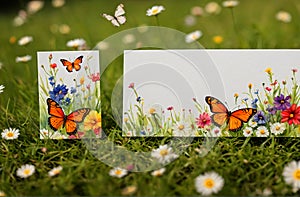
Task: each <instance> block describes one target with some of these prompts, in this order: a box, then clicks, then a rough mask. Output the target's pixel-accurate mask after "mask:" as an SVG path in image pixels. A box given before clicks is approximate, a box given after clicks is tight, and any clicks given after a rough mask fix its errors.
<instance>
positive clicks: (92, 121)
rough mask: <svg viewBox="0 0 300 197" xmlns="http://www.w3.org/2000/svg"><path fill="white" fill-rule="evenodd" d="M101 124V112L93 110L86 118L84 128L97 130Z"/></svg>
mask: <svg viewBox="0 0 300 197" xmlns="http://www.w3.org/2000/svg"><path fill="white" fill-rule="evenodd" d="M101 126H102V125H101V113H98V112H97V111H91V112H90V113H89V114H88V115H87V117H86V118H85V120H84V130H85V131H87V130H95V129H99V128H101Z"/></svg>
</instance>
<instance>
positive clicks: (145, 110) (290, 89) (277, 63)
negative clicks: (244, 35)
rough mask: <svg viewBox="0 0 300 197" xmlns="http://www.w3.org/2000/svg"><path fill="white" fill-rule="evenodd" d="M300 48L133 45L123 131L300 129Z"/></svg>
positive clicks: (127, 62) (286, 132)
mask: <svg viewBox="0 0 300 197" xmlns="http://www.w3.org/2000/svg"><path fill="white" fill-rule="evenodd" d="M299 56H300V50H130V51H125V53H124V81H123V83H124V87H123V126H122V128H123V135H124V136H212V137H219V136H241V137H242V136H245V137H248V136H253V137H267V136H299V135H300V131H299V124H300V106H299V105H300V103H299V100H300V88H299V82H298V81H299V75H298V73H297V71H298V70H297V69H299V68H300V66H299V65H300V60H299Z"/></svg>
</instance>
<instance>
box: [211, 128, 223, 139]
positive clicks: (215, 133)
mask: <svg viewBox="0 0 300 197" xmlns="http://www.w3.org/2000/svg"><path fill="white" fill-rule="evenodd" d="M221 135H222V132H221V129H220V128H219V127H214V128H213V129H212V130H210V136H211V137H219V136H221Z"/></svg>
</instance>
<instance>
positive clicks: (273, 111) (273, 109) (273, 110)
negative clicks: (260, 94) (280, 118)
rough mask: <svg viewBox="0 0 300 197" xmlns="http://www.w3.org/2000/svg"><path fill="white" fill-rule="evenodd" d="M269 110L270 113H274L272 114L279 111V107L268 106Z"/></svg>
mask: <svg viewBox="0 0 300 197" xmlns="http://www.w3.org/2000/svg"><path fill="white" fill-rule="evenodd" d="M267 111H268V112H269V113H270V114H272V115H274V114H276V112H277V109H276V107H270V106H269V107H268V108H267Z"/></svg>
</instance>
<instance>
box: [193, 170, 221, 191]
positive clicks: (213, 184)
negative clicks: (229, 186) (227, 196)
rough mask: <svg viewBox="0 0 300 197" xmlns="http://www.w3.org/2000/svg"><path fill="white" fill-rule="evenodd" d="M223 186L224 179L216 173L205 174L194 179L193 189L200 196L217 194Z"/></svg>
mask: <svg viewBox="0 0 300 197" xmlns="http://www.w3.org/2000/svg"><path fill="white" fill-rule="evenodd" d="M223 186H224V179H223V177H221V176H220V175H219V174H217V173H216V172H206V173H204V175H199V176H198V177H196V179H195V187H196V190H197V192H199V193H200V194H201V195H204V196H208V195H211V194H213V193H215V194H216V193H218V192H219V191H220V190H221V189H222V188H223Z"/></svg>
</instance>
